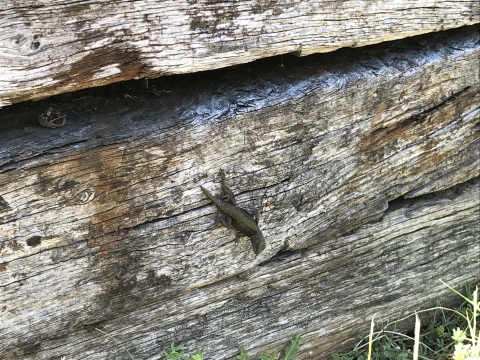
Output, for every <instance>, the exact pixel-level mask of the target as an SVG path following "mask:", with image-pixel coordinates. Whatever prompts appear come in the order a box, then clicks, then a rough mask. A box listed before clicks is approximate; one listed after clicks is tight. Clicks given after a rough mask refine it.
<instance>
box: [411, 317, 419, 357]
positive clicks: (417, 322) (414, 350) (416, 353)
mask: <svg viewBox="0 0 480 360" xmlns="http://www.w3.org/2000/svg"><path fill="white" fill-rule="evenodd" d="M419 348H420V318H419V317H418V314H417V313H415V342H414V344H413V360H418V349H419Z"/></svg>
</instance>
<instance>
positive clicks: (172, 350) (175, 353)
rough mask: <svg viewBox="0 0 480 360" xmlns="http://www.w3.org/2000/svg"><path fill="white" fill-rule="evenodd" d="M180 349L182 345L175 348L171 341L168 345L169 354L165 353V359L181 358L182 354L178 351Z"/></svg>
mask: <svg viewBox="0 0 480 360" xmlns="http://www.w3.org/2000/svg"><path fill="white" fill-rule="evenodd" d="M182 349H183V344H180V345H178V346H175V343H174V342H173V341H172V343H171V344H170V352H169V353H168V354H167V353H166V352H165V357H166V358H167V359H168V360H177V359H180V358H181V357H182V356H183V353H182V352H179V351H180V350H182Z"/></svg>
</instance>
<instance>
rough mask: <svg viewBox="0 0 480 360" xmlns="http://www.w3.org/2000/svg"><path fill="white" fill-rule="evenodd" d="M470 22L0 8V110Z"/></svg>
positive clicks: (201, 9)
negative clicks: (133, 81)
mask: <svg viewBox="0 0 480 360" xmlns="http://www.w3.org/2000/svg"><path fill="white" fill-rule="evenodd" d="M479 21H480V4H479V2H478V1H477V0H464V1H446V0H429V1H427V0H410V1H409V2H408V3H406V2H398V1H395V0H383V1H376V2H371V1H368V0H358V1H349V2H337V1H325V0H322V1H319V0H302V1H273V0H272V1H265V0H245V1H230V2H228V1H225V2H221V1H210V0H198V1H197V0H188V1H180V0H165V1H162V2H161V3H158V2H157V1H148V0H141V1H138V0H137V1H132V0H120V1H115V2H111V1H106V0H95V1H84V0H82V1H76V2H75V3H72V2H71V1H66V0H55V1H48V2H45V1H44V2H38V1H34V0H25V1H18V0H15V1H9V2H7V3H5V4H3V6H2V8H0V22H1V24H2V27H1V28H0V107H2V106H5V105H8V104H11V103H16V102H20V101H24V100H29V99H41V98H44V97H46V96H50V95H54V94H59V93H63V92H70V91H74V90H79V89H83V88H87V87H93V86H100V85H105V84H109V83H112V82H116V81H122V80H128V79H133V78H140V77H150V78H151V77H158V76H162V75H165V74H179V73H187V72H196V71H201V70H208V69H215V68H219V67H225V66H229V65H234V64H240V63H246V62H249V61H252V60H255V59H259V58H264V57H268V56H273V55H278V54H286V53H296V54H299V55H308V54H312V53H317V52H328V51H332V50H335V49H338V48H341V47H355V46H364V45H368V44H373V43H379V42H382V41H387V40H394V39H401V38H405V37H408V36H412V35H418V34H423V33H428V32H432V31H439V30H444V29H451V28H456V27H460V26H465V25H472V24H475V23H478V22H479Z"/></svg>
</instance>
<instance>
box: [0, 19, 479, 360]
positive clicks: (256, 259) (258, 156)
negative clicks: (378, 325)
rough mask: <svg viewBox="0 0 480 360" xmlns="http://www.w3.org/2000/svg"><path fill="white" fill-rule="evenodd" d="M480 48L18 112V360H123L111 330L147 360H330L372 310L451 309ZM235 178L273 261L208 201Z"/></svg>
mask: <svg viewBox="0 0 480 360" xmlns="http://www.w3.org/2000/svg"><path fill="white" fill-rule="evenodd" d="M476 30H477V29H476V28H464V29H459V30H457V31H449V32H445V33H442V34H439V35H429V36H422V37H419V38H414V39H409V40H403V41H402V42H401V44H398V46H393V47H392V46H388V47H385V46H383V45H376V46H372V47H366V48H364V49H362V50H361V51H359V49H344V50H341V51H339V52H336V53H333V54H323V55H316V56H312V57H308V58H288V59H287V61H285V62H284V63H283V64H282V65H283V67H282V66H280V64H278V63H275V62H276V61H277V60H278V59H270V60H264V61H263V62H260V63H259V64H255V65H245V66H242V67H237V68H233V69H228V70H220V71H218V72H215V73H204V74H199V75H192V76H189V77H184V76H183V77H170V78H163V79H159V80H158V82H157V83H156V84H155V85H156V88H157V89H162V88H163V87H165V88H166V89H168V91H165V92H157V94H152V93H141V92H140V91H138V92H135V93H134V92H133V91H131V92H130V94H129V97H123V96H122V97H118V98H109V99H105V98H102V97H89V98H79V99H77V101H73V102H71V103H64V104H60V105H57V107H58V109H59V110H60V111H61V112H62V113H66V114H67V123H66V125H65V126H63V127H60V128H57V129H46V128H41V127H39V126H36V125H34V122H35V121H36V116H38V115H39V114H40V113H41V112H42V111H43V110H41V111H40V107H39V106H32V107H29V106H23V107H18V108H15V109H13V108H12V109H10V108H9V109H10V110H9V111H5V110H7V109H5V110H4V111H3V112H2V113H0V124H2V126H3V128H2V131H1V132H0V143H1V144H2V148H1V150H0V288H1V291H0V304H2V307H1V310H0V319H1V320H2V321H0V333H1V334H3V336H2V342H1V343H0V353H1V354H2V355H3V358H5V359H7V360H8V359H15V358H22V359H47V358H52V357H59V356H63V355H67V357H68V358H81V359H105V358H108V359H114V358H124V357H125V353H124V352H123V349H122V348H120V347H118V346H115V345H114V344H112V343H110V342H109V340H108V339H106V338H104V337H101V336H99V334H98V333H97V332H95V331H94V330H92V329H94V328H95V327H97V328H101V329H104V330H105V331H107V332H108V333H111V334H112V335H113V336H115V337H116V338H117V339H119V340H120V341H121V342H122V344H123V345H124V346H125V347H127V348H128V349H129V350H130V351H131V352H132V354H134V355H135V357H136V358H142V359H147V358H154V357H155V356H156V355H158V354H159V353H160V352H161V349H164V348H166V347H168V344H169V343H170V341H172V340H174V341H175V342H177V343H179V342H182V343H185V344H186V345H187V349H190V350H191V351H192V352H193V349H194V348H195V347H197V346H201V347H202V348H203V349H204V350H205V352H206V353H208V355H209V356H210V357H211V358H214V359H231V358H233V356H234V354H235V352H236V346H237V345H238V344H240V345H243V346H245V347H246V348H247V349H249V350H251V351H257V350H262V351H265V350H276V349H278V348H279V347H282V346H284V345H285V344H286V343H287V342H288V340H289V338H292V337H293V336H295V335H297V334H300V335H302V336H303V343H302V350H301V354H300V355H299V359H308V358H311V355H312V354H315V356H317V358H318V359H322V358H325V359H327V358H329V357H328V355H329V353H331V352H333V351H340V349H339V348H338V345H339V344H341V343H343V342H345V344H348V343H350V342H351V340H352V339H353V337H354V336H355V335H356V334H357V332H358V329H359V328H362V327H363V328H367V327H368V322H369V318H370V317H371V316H372V315H373V314H374V313H377V314H379V315H380V316H385V317H388V316H393V315H394V316H397V315H398V314H399V312H401V313H402V314H404V313H405V312H409V311H413V310H415V309H419V308H422V307H426V306H427V305H426V304H428V302H429V301H433V300H438V299H439V298H441V297H442V296H446V294H448V292H449V291H448V290H447V289H445V288H444V287H442V285H441V284H439V283H438V282H437V279H438V278H439V277H441V278H443V280H445V281H447V282H448V283H449V284H450V285H452V286H454V287H458V286H461V285H462V284H463V283H464V282H465V281H467V280H473V279H474V276H475V272H476V271H477V266H478V263H477V259H478V258H479V256H478V255H479V254H480V253H479V246H478V239H479V231H478V226H476V221H477V219H478V207H479V205H480V204H479V203H480V201H479V195H480V194H479V193H478V178H476V179H473V180H472V178H475V177H478V175H479V173H478V163H479V160H478V159H479V153H478V146H479V143H480V141H479V132H478V125H477V124H478V121H479V118H480V115H479V114H480V106H479V104H480V101H479V99H480V92H479V87H480V84H479V77H478V76H475V75H477V74H478V73H479V66H480V65H479V63H478V56H479V54H480V41H479V40H480V36H479V34H478V32H477V31H476ZM180 79H181V80H180ZM221 168H222V169H224V170H225V172H226V174H227V180H228V183H229V185H230V187H231V188H232V190H233V192H234V193H235V194H236V195H237V203H238V204H239V206H241V207H244V208H246V209H247V210H250V211H252V210H253V209H254V208H261V215H262V218H261V220H260V228H261V229H262V232H263V234H264V235H265V238H266V240H267V248H266V249H265V250H264V251H263V252H262V253H260V254H259V255H258V256H255V254H254V253H253V251H252V248H251V246H250V243H249V241H248V239H247V238H242V239H240V240H239V243H238V244H236V243H235V234H234V232H233V231H232V230H230V229H226V228H223V227H214V226H213V225H214V220H215V214H216V210H215V208H214V207H213V206H212V204H211V203H210V202H209V201H208V200H207V199H206V198H205V196H204V194H203V193H202V192H201V190H200V185H202V186H204V187H205V188H207V189H208V190H210V191H212V192H213V193H214V194H218V193H219V189H220V186H219V183H218V177H217V174H218V171H219V169H221ZM455 184H460V185H458V186H454V185H455ZM404 197H406V198H408V199H404ZM425 284H429V287H428V288H425ZM334 346H335V347H336V348H334ZM322 356H323V357H322Z"/></svg>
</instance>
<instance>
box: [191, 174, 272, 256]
mask: <svg viewBox="0 0 480 360" xmlns="http://www.w3.org/2000/svg"><path fill="white" fill-rule="evenodd" d="M220 176H221V178H222V192H223V193H225V195H226V196H227V201H224V200H221V199H218V198H216V197H215V196H213V195H212V194H211V193H210V192H209V191H208V190H206V189H205V188H203V186H200V188H201V189H202V191H203V192H204V193H205V195H207V197H208V198H209V199H210V200H211V201H212V202H213V203H214V204H215V206H216V207H217V209H218V210H220V212H221V213H222V215H223V218H221V219H220V222H221V223H222V224H223V225H224V226H226V227H229V228H232V227H233V228H234V229H235V230H237V231H239V232H241V233H242V234H244V235H247V236H248V237H249V238H250V241H251V243H252V247H253V251H254V252H255V254H257V255H258V254H260V253H261V252H262V251H263V250H264V249H265V238H264V237H263V234H262V232H261V230H260V228H259V227H258V215H257V216H252V215H250V214H249V213H248V212H246V211H245V210H244V209H242V208H239V207H238V206H237V205H236V201H235V196H234V195H233V192H232V191H231V190H230V189H229V188H228V186H227V183H226V180H225V173H224V172H223V170H220Z"/></svg>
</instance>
